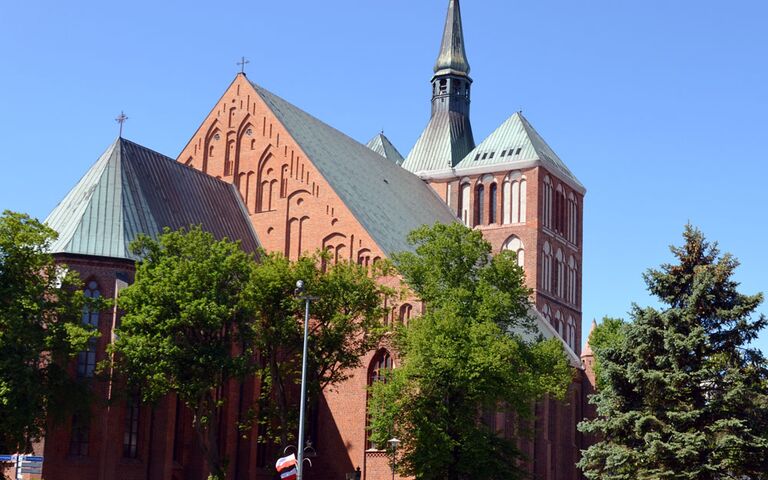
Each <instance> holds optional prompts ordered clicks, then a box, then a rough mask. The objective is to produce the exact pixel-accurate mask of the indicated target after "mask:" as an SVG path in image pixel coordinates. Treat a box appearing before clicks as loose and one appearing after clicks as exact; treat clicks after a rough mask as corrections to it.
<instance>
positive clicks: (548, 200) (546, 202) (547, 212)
mask: <svg viewBox="0 0 768 480" xmlns="http://www.w3.org/2000/svg"><path fill="white" fill-rule="evenodd" d="M552 194H553V190H552V180H551V179H550V178H549V176H546V177H544V188H543V194H542V199H541V203H542V208H541V211H542V215H543V216H544V219H543V223H544V226H545V227H547V228H552Z"/></svg>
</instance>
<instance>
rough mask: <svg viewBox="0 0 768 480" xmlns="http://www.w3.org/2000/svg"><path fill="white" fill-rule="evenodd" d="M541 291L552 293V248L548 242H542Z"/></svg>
mask: <svg viewBox="0 0 768 480" xmlns="http://www.w3.org/2000/svg"><path fill="white" fill-rule="evenodd" d="M541 259H542V260H541V289H542V290H544V291H545V292H551V291H552V248H551V247H550V246H549V242H544V247H543V248H542V255H541Z"/></svg>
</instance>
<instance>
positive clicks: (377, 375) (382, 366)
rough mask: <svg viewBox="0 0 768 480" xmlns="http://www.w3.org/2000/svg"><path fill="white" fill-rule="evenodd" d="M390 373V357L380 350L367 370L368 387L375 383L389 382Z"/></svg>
mask: <svg viewBox="0 0 768 480" xmlns="http://www.w3.org/2000/svg"><path fill="white" fill-rule="evenodd" d="M390 372H392V356H391V355H390V354H389V352H388V351H386V350H380V351H379V352H378V353H377V354H376V356H375V357H373V361H371V366H370V368H369V369H368V385H373V384H374V383H376V382H385V383H386V382H387V381H389V375H390Z"/></svg>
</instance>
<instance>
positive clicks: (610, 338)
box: [589, 317, 626, 389]
mask: <svg viewBox="0 0 768 480" xmlns="http://www.w3.org/2000/svg"><path fill="white" fill-rule="evenodd" d="M625 327H626V322H625V321H624V320H623V319H621V318H611V317H604V318H603V320H602V321H601V322H600V324H598V325H597V327H595V329H594V330H593V331H592V332H591V333H590V334H589V347H590V348H591V349H592V352H593V353H594V355H595V363H594V367H593V368H594V372H595V378H596V380H597V388H598V389H600V387H601V385H602V384H603V382H604V380H603V371H602V367H601V366H600V364H601V358H602V357H603V352H605V351H607V350H608V349H611V348H617V347H619V346H620V345H621V342H622V341H623V340H624V338H625V337H626V333H625V331H624V328H625Z"/></svg>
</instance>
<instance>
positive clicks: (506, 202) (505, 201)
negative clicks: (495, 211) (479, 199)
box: [501, 174, 512, 225]
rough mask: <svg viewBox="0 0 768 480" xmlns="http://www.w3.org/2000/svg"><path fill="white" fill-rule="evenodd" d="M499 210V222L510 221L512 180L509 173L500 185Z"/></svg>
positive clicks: (505, 223)
mask: <svg viewBox="0 0 768 480" xmlns="http://www.w3.org/2000/svg"><path fill="white" fill-rule="evenodd" d="M510 175H511V174H510ZM501 210H502V212H501V223H503V224H504V225H507V224H509V223H512V181H511V180H510V179H509V175H507V177H506V178H505V179H504V184H503V185H502V186H501Z"/></svg>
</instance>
